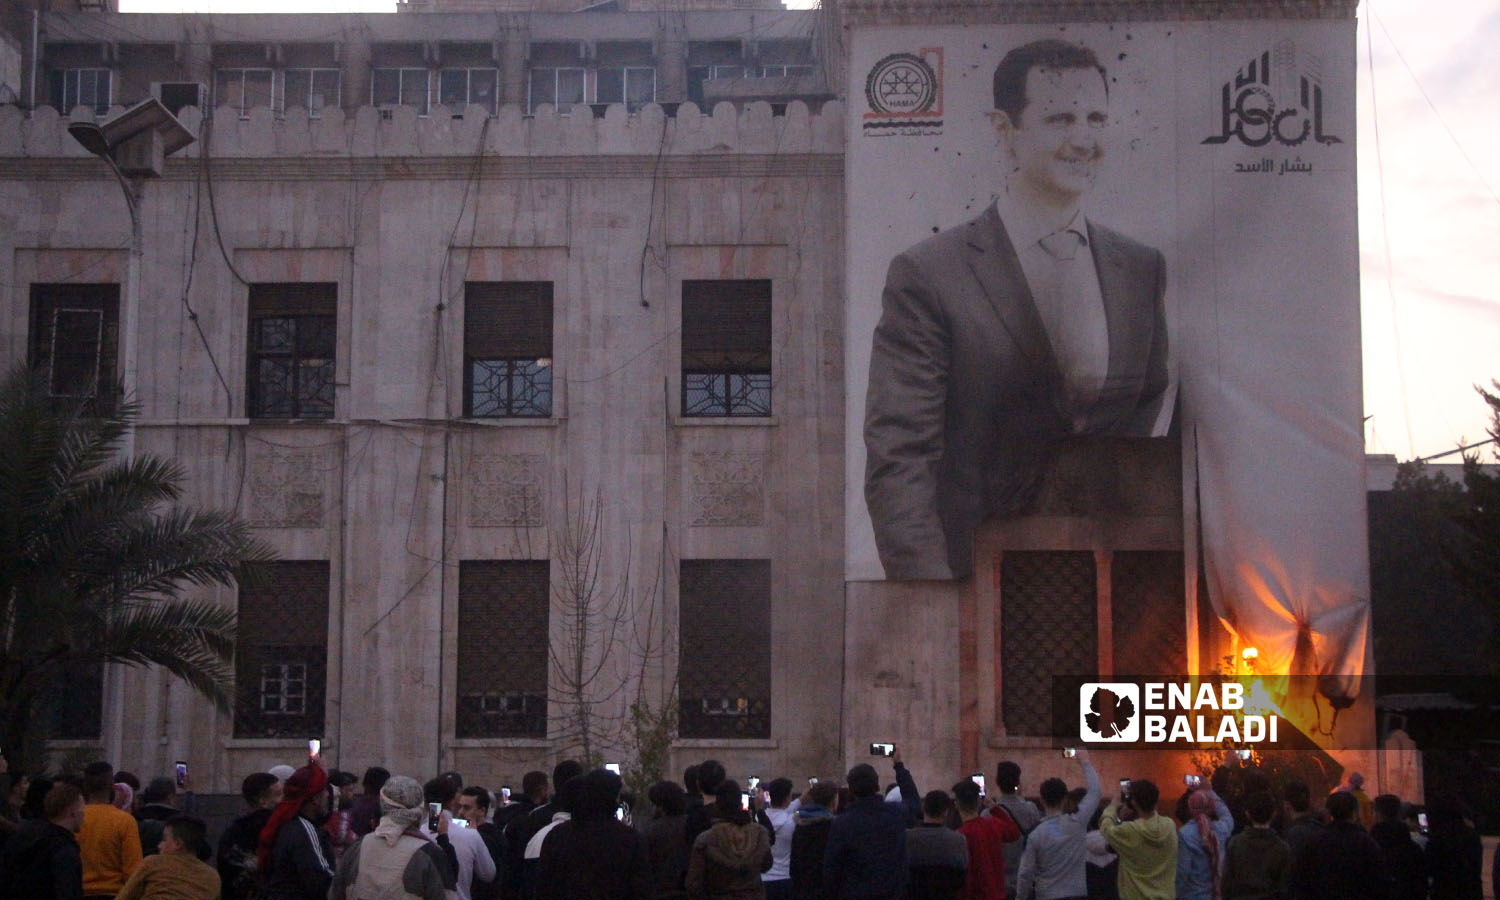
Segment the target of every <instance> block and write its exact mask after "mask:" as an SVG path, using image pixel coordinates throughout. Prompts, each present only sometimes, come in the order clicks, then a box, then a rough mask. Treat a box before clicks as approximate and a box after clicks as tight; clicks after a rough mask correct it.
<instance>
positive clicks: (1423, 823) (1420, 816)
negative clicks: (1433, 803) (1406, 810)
mask: <svg viewBox="0 0 1500 900" xmlns="http://www.w3.org/2000/svg"><path fill="white" fill-rule="evenodd" d="M1417 830H1418V831H1420V832H1422V833H1423V834H1426V833H1427V813H1424V812H1420V813H1417Z"/></svg>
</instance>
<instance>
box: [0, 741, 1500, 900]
mask: <svg viewBox="0 0 1500 900" xmlns="http://www.w3.org/2000/svg"><path fill="white" fill-rule="evenodd" d="M1069 754H1071V755H1072V758H1073V760H1074V762H1075V763H1076V765H1077V767H1078V771H1077V772H1076V773H1075V774H1076V775H1077V776H1081V784H1079V783H1075V784H1074V785H1072V786H1071V787H1070V786H1069V784H1068V783H1067V782H1066V781H1065V780H1063V779H1062V778H1060V777H1049V778H1046V779H1045V780H1043V781H1042V782H1041V783H1040V784H1039V785H1038V790H1037V792H1036V795H1035V796H1034V797H1032V798H1028V797H1026V796H1025V795H1024V792H1023V790H1022V771H1021V768H1020V766H1018V765H1017V764H1015V763H1013V762H1009V761H1006V762H1001V763H1000V764H999V765H998V766H997V768H996V772H995V781H994V783H993V787H994V789H995V790H994V792H993V793H989V794H986V791H985V786H984V784H983V779H982V778H979V779H976V778H972V777H971V778H964V779H961V780H959V781H958V782H957V783H955V784H953V785H952V786H951V787H950V788H948V789H947V790H941V789H939V790H929V791H927V792H926V793H925V794H921V793H919V792H918V789H917V785H916V783H915V781H914V779H913V777H912V775H911V772H910V771H909V770H908V769H907V768H906V766H905V765H904V764H903V762H902V759H901V755H900V753H899V751H895V752H893V753H892V758H891V762H892V764H893V765H892V772H891V777H892V778H893V782H892V783H890V784H889V785H887V786H886V787H885V788H884V789H882V783H881V773H880V772H879V771H878V770H877V769H876V768H875V767H874V766H872V765H869V764H860V765H856V766H854V767H853V768H852V769H850V770H849V772H848V773H847V775H846V777H845V779H844V782H843V784H834V783H831V782H829V781H821V782H820V781H818V780H817V779H809V783H808V784H807V785H806V786H805V788H803V789H802V790H801V791H800V793H799V792H798V789H797V788H798V786H797V785H795V784H794V783H793V782H792V781H791V780H790V779H788V778H776V779H774V780H771V781H768V782H764V783H762V782H761V781H760V780H759V779H758V778H755V777H754V776H750V777H749V778H747V779H746V781H745V782H744V783H743V784H742V783H741V782H739V781H737V780H734V779H732V778H730V777H729V775H728V773H727V772H726V771H725V769H724V766H723V765H722V764H721V763H719V762H717V761H715V760H711V759H710V760H705V761H704V762H702V763H700V764H698V765H695V766H690V767H689V768H688V769H687V770H686V771H685V772H684V773H683V781H682V783H680V784H679V783H677V782H674V781H661V782H658V783H657V784H655V785H653V786H651V788H650V789H649V790H648V791H647V793H646V796H645V797H640V798H638V797H635V796H633V795H632V794H631V793H630V792H628V791H626V790H625V789H624V784H623V782H622V780H621V778H620V776H619V774H618V773H616V772H614V771H611V770H610V769H609V768H603V769H595V770H592V771H586V770H585V768H584V766H583V765H582V764H580V763H578V762H576V761H572V760H565V761H563V762H560V763H558V764H557V765H556V766H555V767H554V768H553V770H552V772H551V774H550V776H549V775H548V774H547V773H545V772H539V771H534V772H529V773H527V774H526V776H525V777H524V778H523V779H522V782H521V789H520V791H519V792H515V793H514V795H513V794H512V791H511V790H510V788H509V787H504V788H502V789H501V790H500V792H499V793H498V794H496V793H493V792H491V791H490V790H488V789H486V788H484V787H480V786H476V785H465V784H464V783H463V778H462V777H461V776H460V775H459V774H458V773H456V772H448V773H444V774H442V775H439V776H437V777H435V778H432V779H430V780H428V781H426V782H425V783H419V782H417V781H416V780H415V779H413V778H411V777H408V776H405V775H392V774H391V773H390V772H389V771H387V770H386V769H384V768H382V767H379V766H372V767H371V768H369V769H367V770H366V771H365V772H364V775H363V777H362V778H360V777H357V776H355V775H354V774H353V773H350V772H339V771H336V770H335V771H332V772H330V771H328V770H327V769H325V768H324V766H323V765H322V761H321V759H320V758H318V757H313V758H312V759H310V760H309V761H308V763H307V764H306V765H304V766H302V767H301V768H297V769H293V768H291V767H290V766H277V767H275V768H274V769H272V770H271V771H269V772H256V773H253V774H251V775H249V776H247V777H246V778H245V779H244V781H243V784H242V795H243V797H244V800H245V804H246V807H247V808H246V810H245V811H244V813H243V815H241V816H239V817H238V818H236V819H234V821H233V822H231V823H230V824H229V825H228V826H227V827H226V828H224V829H223V830H222V833H221V834H219V835H218V836H217V841H216V842H215V843H213V844H211V843H210V841H209V833H208V828H207V827H206V825H205V823H204V821H203V820H202V819H199V818H196V817H194V816H192V815H189V814H187V813H186V812H184V811H182V810H181V809H179V806H183V807H190V806H191V803H190V802H187V803H180V802H179V801H180V800H183V799H186V798H181V797H179V789H180V788H183V787H185V785H184V783H183V777H182V775H181V774H180V773H179V775H178V777H177V778H175V779H174V778H172V777H164V778H156V779H153V780H152V781H151V782H150V783H149V784H148V785H147V787H146V788H145V790H141V789H140V783H139V780H138V779H136V778H135V777H134V776H132V775H130V773H128V772H116V771H115V770H114V769H113V767H112V766H111V765H110V764H109V763H107V762H96V763H93V764H91V765H89V766H88V767H86V768H85V769H84V771H83V773H82V775H81V776H78V777H72V776H63V777H60V778H57V779H47V778H42V777H37V778H27V777H25V776H24V775H18V774H15V773H11V774H9V775H7V776H4V777H5V782H6V783H5V784H3V785H0V786H3V787H4V788H5V789H4V790H3V791H0V836H3V837H4V847H3V852H0V885H3V886H4V890H3V892H4V893H5V895H6V896H8V897H14V898H17V900H31V898H37V900H42V898H46V900H59V898H60V900H73V898H102V897H111V898H117V900H157V898H161V900H166V898H173V900H218V898H222V900H396V898H423V900H446V898H458V900H614V898H620V900H721V898H722V900H760V898H765V900H867V898H869V900H905V898H921V900H928V898H931V900H949V898H951V900H1008V898H1019V900H1093V898H1110V900H1174V898H1175V900H1271V898H1285V900H1345V898H1347V900H1480V898H1481V897H1482V896H1483V893H1482V886H1481V868H1482V865H1483V863H1482V858H1483V849H1482V845H1481V842H1480V839H1479V836H1478V833H1477V832H1476V831H1475V830H1474V827H1473V824H1472V823H1471V822H1469V821H1468V820H1467V819H1466V818H1465V813H1464V811H1463V809H1462V808H1461V806H1460V805H1459V804H1457V803H1455V802H1453V801H1450V800H1437V801H1435V802H1433V803H1432V804H1431V805H1430V806H1429V807H1426V808H1425V809H1424V808H1418V807H1413V806H1411V805H1409V804H1402V802H1401V801H1400V799H1399V798H1397V797H1395V796H1392V795H1382V796H1379V797H1376V798H1374V799H1373V800H1372V799H1371V798H1369V797H1368V796H1367V795H1366V794H1365V792H1364V790H1363V779H1362V778H1361V777H1360V776H1359V775H1358V773H1353V774H1351V775H1350V777H1349V780H1348V782H1347V783H1346V784H1344V785H1341V786H1340V787H1339V789H1337V790H1336V791H1334V792H1333V793H1331V794H1329V795H1328V796H1327V797H1325V798H1323V799H1322V801H1321V802H1315V800H1314V797H1313V795H1312V792H1311V791H1310V790H1309V788H1308V786H1307V785H1306V784H1305V783H1303V782H1300V781H1295V780H1293V781H1288V782H1286V783H1284V784H1280V785H1273V784H1272V783H1271V780H1270V779H1269V778H1268V777H1266V776H1265V775H1264V773H1262V772H1261V771H1260V770H1259V769H1257V768H1255V767H1253V766H1240V765H1238V764H1237V763H1234V762H1233V761H1231V762H1230V764H1229V765H1226V766H1222V767H1220V768H1218V769H1216V770H1215V771H1214V772H1213V773H1211V775H1210V776H1209V777H1208V778H1207V779H1206V780H1204V779H1202V778H1201V777H1200V776H1195V775H1190V776H1188V777H1187V778H1186V779H1185V782H1186V783H1185V787H1186V789H1185V790H1184V792H1183V793H1182V794H1181V796H1180V797H1179V798H1178V800H1177V801H1176V804H1175V808H1174V812H1173V814H1172V815H1166V814H1163V813H1162V812H1160V809H1161V808H1162V806H1163V804H1164V803H1166V802H1169V801H1167V800H1166V798H1164V797H1163V796H1162V792H1161V789H1160V788H1159V787H1158V786H1157V785H1156V784H1154V783H1153V782H1151V781H1149V780H1145V779H1135V780H1126V781H1122V782H1121V783H1120V785H1119V790H1118V792H1117V793H1116V794H1115V796H1113V797H1106V796H1105V795H1104V792H1103V789H1102V786H1101V784H1100V780H1099V776H1098V773H1097V772H1096V771H1095V770H1094V767H1093V765H1092V763H1091V761H1090V759H1089V754H1088V751H1087V750H1085V749H1077V750H1072V751H1069ZM183 793H186V792H183ZM188 796H189V797H190V794H189V795H188ZM1496 868H1497V870H1500V865H1497V867H1496ZM1497 876H1500V871H1496V872H1494V873H1492V875H1491V877H1492V878H1495V877H1497Z"/></svg>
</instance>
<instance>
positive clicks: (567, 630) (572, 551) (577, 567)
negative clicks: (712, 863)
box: [549, 480, 675, 772]
mask: <svg viewBox="0 0 1500 900" xmlns="http://www.w3.org/2000/svg"><path fill="white" fill-rule="evenodd" d="M563 490H564V496H565V499H564V508H563V517H562V525H561V527H559V528H555V529H553V531H552V534H551V541H552V558H553V560H554V561H555V563H556V567H555V569H554V573H555V574H554V579H553V583H552V610H553V615H554V622H555V625H554V627H553V629H552V641H551V646H550V647H549V656H550V661H551V668H552V684H553V686H554V691H553V693H552V696H553V697H554V700H555V702H556V703H557V704H558V705H559V706H560V707H561V710H560V714H559V715H557V716H556V717H555V721H558V722H560V723H561V725H560V728H559V730H558V731H556V732H555V733H554V735H553V737H554V738H555V739H556V740H557V741H558V748H559V750H560V751H562V752H563V753H564V754H574V755H577V756H578V757H579V758H580V759H582V760H583V761H584V762H585V764H586V765H589V766H594V765H598V764H599V763H601V762H604V761H605V756H606V755H607V754H612V755H614V756H615V757H616V759H619V758H629V759H631V760H632V763H631V771H632V772H635V771H636V770H638V769H640V768H641V766H640V763H641V759H640V751H641V749H642V748H643V747H644V745H645V744H647V743H649V744H650V746H649V747H646V748H645V749H646V750H647V756H648V757H649V758H651V759H652V760H653V761H654V759H655V758H656V757H658V756H661V755H663V753H664V748H665V747H666V746H668V745H669V744H670V740H671V736H670V735H671V732H674V731H675V717H673V719H672V721H669V722H666V730H667V732H668V734H667V736H666V738H665V743H663V742H662V736H661V732H662V731H663V727H662V726H663V720H662V716H663V714H664V713H667V712H668V711H671V712H675V709H673V708H672V707H671V705H670V702H671V697H673V696H675V691H673V690H671V689H670V688H667V689H666V692H665V694H664V695H663V697H662V698H661V699H660V700H658V702H657V703H656V704H653V703H652V702H651V701H650V697H649V687H648V685H649V683H650V682H651V680H652V679H651V677H650V676H651V674H652V668H653V667H654V666H660V665H661V664H662V661H663V660H664V659H665V654H666V652H667V648H668V646H669V644H670V642H671V641H670V638H671V635H670V632H669V629H668V628H667V627H666V623H665V620H664V616H663V611H662V608H661V607H662V602H661V583H662V580H661V579H662V572H661V570H662V568H663V566H661V565H658V566H657V571H656V573H655V574H654V576H653V577H652V579H651V580H650V582H649V583H647V584H645V585H642V586H639V587H638V586H637V585H636V584H635V580H634V573H633V568H634V566H633V561H632V553H633V548H632V545H631V542H630V539H629V536H628V534H627V535H626V537H625V542H624V552H623V554H622V557H623V558H622V560H621V561H620V563H619V565H618V571H617V572H615V571H611V569H612V567H609V566H606V565H605V563H604V560H603V556H604V553H603V536H604V535H603V513H604V509H605V503H604V498H603V494H602V492H601V491H599V490H598V489H595V490H594V491H593V493H592V494H585V493H584V492H583V491H582V490H580V491H579V492H578V493H577V495H576V496H575V495H574V494H573V493H572V492H571V491H569V490H568V486H567V482H566V480H565V481H564V486H563ZM663 552H664V551H663ZM627 700H628V702H627ZM663 765H664V760H663V762H662V763H661V764H660V765H656V764H653V765H652V766H651V767H650V768H651V769H653V770H656V771H659V769H660V767H661V766H663Z"/></svg>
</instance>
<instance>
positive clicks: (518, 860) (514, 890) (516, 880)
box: [495, 803, 556, 900]
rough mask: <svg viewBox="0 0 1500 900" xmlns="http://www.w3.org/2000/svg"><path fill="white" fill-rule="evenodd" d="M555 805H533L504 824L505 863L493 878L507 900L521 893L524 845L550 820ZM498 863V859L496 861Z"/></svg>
mask: <svg viewBox="0 0 1500 900" xmlns="http://www.w3.org/2000/svg"><path fill="white" fill-rule="evenodd" d="M555 809H556V808H555V807H554V806H553V805H552V804H551V803H543V804H542V805H541V806H533V807H532V808H531V809H530V810H528V811H527V812H526V814H525V815H522V816H517V817H516V818H514V819H511V820H510V824H509V825H506V826H505V863H504V864H503V865H500V872H499V874H498V876H497V878H496V879H495V880H496V881H499V882H500V895H501V896H502V897H506V898H508V900H518V898H520V897H521V896H522V895H523V893H524V892H523V891H522V878H521V873H522V872H523V871H524V870H525V868H526V867H525V865H524V862H525V858H526V845H527V844H529V843H531V839H532V838H533V837H536V833H537V832H538V831H541V830H542V829H543V828H546V827H547V825H548V824H550V823H551V822H552V813H553V812H554V811H555ZM496 864H497V865H499V861H498V860H497V861H496Z"/></svg>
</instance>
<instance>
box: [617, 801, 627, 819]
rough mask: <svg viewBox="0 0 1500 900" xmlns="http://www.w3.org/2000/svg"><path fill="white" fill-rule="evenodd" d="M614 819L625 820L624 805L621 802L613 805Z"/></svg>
mask: <svg viewBox="0 0 1500 900" xmlns="http://www.w3.org/2000/svg"><path fill="white" fill-rule="evenodd" d="M615 821H616V822H623V821H625V806H624V805H623V804H621V805H620V806H616V807H615Z"/></svg>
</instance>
